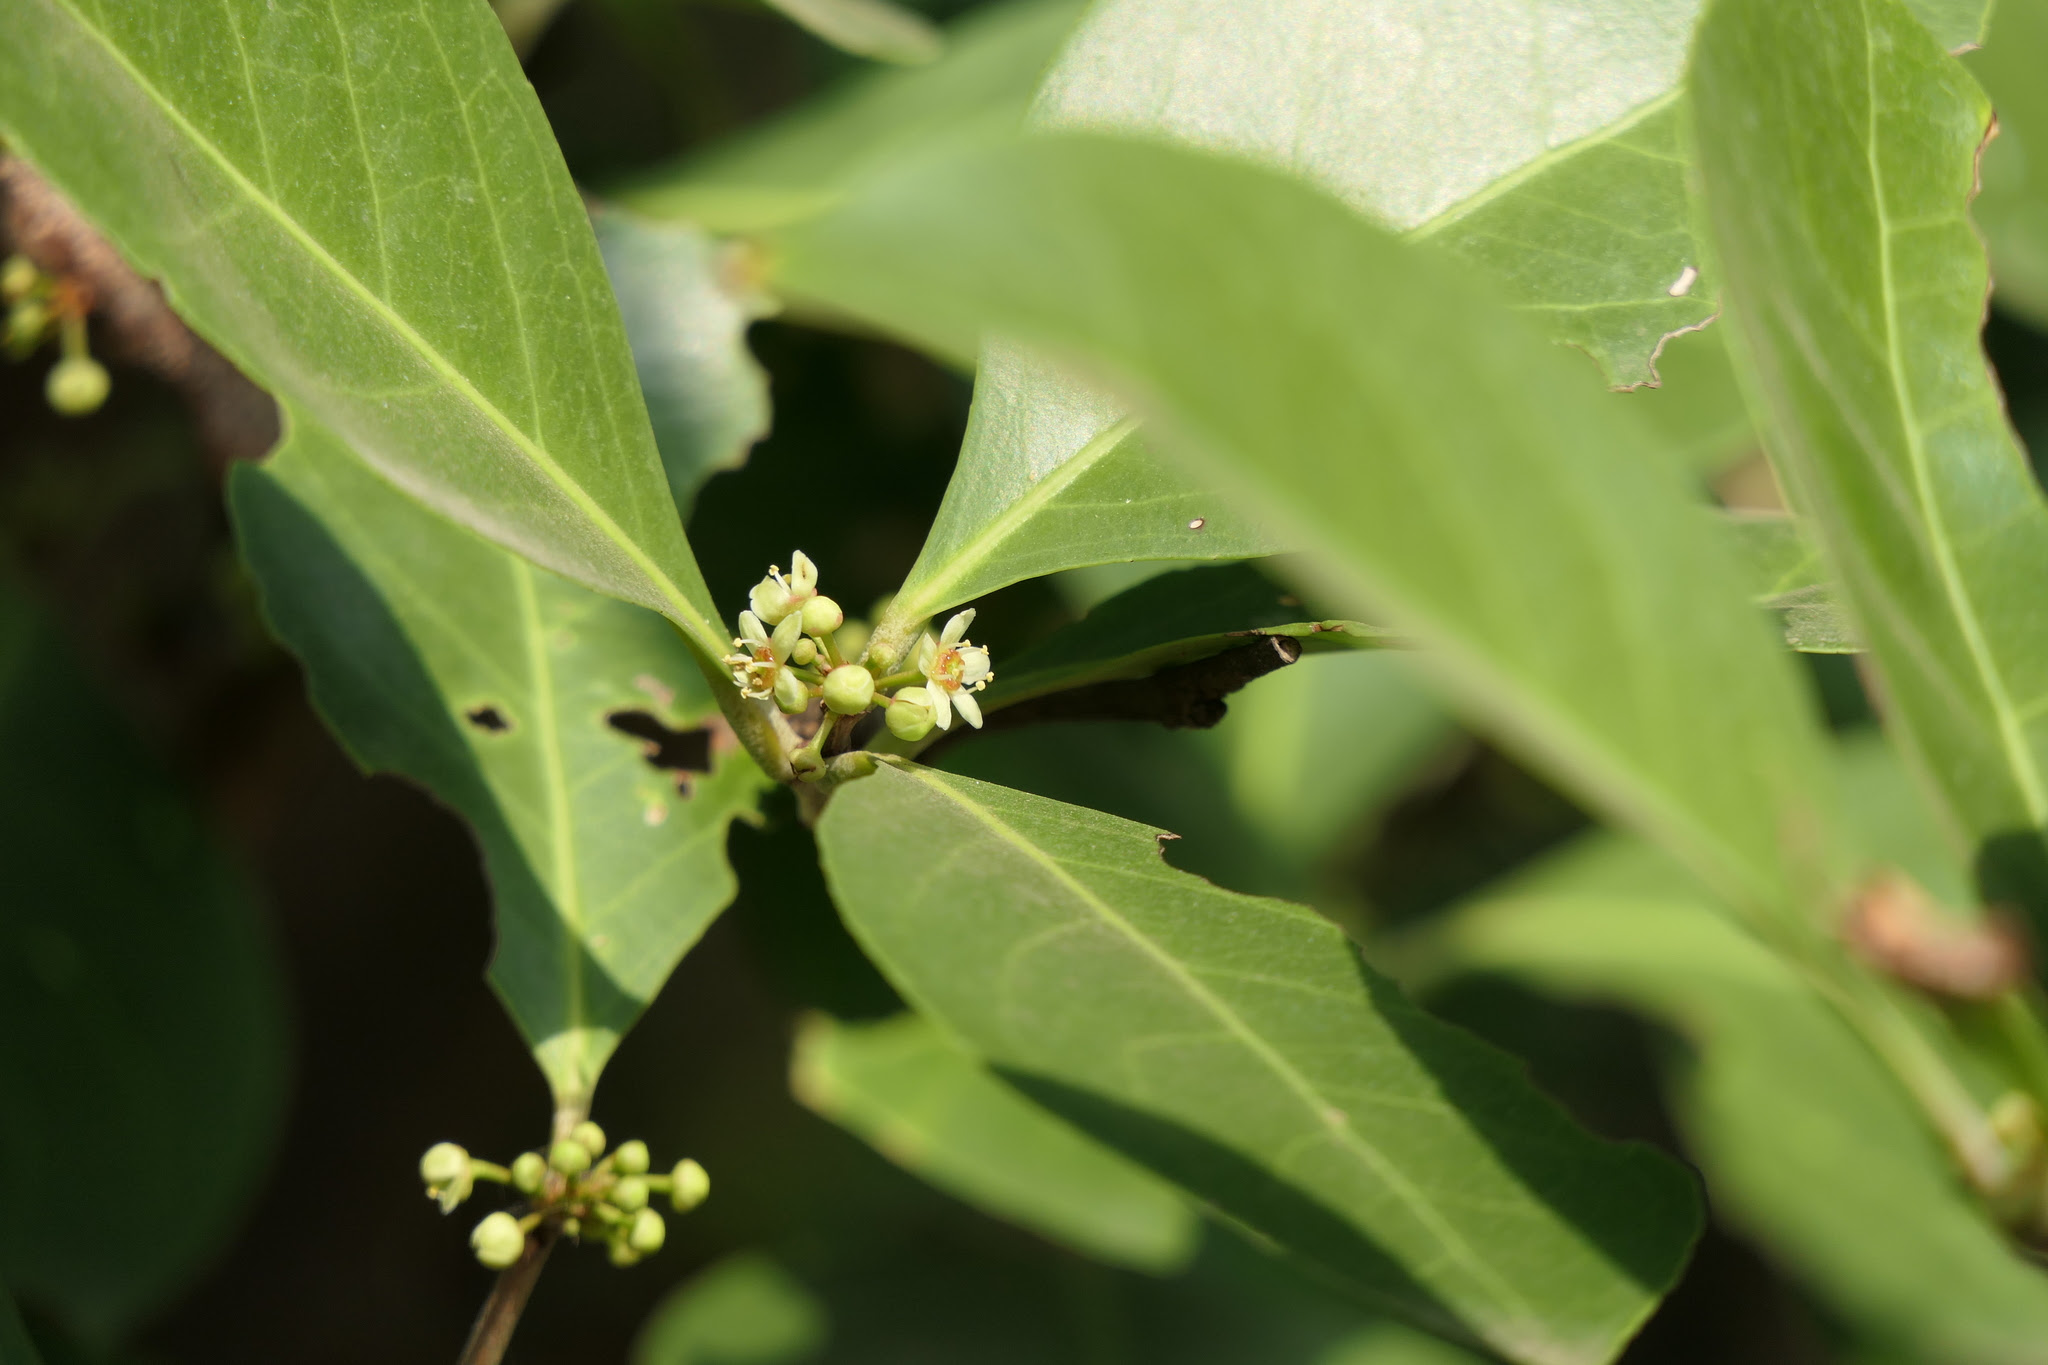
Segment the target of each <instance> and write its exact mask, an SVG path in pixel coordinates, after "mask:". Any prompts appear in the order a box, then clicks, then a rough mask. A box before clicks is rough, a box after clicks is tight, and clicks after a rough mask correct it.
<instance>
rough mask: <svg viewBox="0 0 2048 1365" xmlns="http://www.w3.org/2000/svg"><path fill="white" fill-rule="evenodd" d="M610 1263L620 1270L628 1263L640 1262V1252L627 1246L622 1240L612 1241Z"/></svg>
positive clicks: (635, 1263)
mask: <svg viewBox="0 0 2048 1365" xmlns="http://www.w3.org/2000/svg"><path fill="white" fill-rule="evenodd" d="M612 1264H613V1265H615V1266H617V1267H619V1268H620V1269H621V1270H623V1269H625V1268H626V1267H627V1266H629V1265H638V1264H640V1253H639V1252H637V1251H635V1250H633V1248H631V1247H629V1246H627V1245H626V1244H625V1242H624V1241H617V1242H613V1243H612Z"/></svg>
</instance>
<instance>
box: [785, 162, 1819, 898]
mask: <svg viewBox="0 0 2048 1365" xmlns="http://www.w3.org/2000/svg"><path fill="white" fill-rule="evenodd" d="M781 251H782V253H783V255H782V275H783V281H784V284H785V286H786V287H788V288H790V289H792V290H794V291H796V292H799V293H809V294H813V295H816V296H818V297H820V298H823V299H827V300H829V301H831V302H832V303H834V304H835V305H836V306H838V307H841V308H843V309H845V310H847V311H849V312H851V313H854V314H856V315H860V316H864V317H867V318H870V319H873V320H876V321H879V322H881V323H884V324H885V325H888V326H890V327H893V328H895V329H897V330H899V331H902V332H905V333H907V334H909V335H912V336H915V337H917V338H919V339H921V340H923V341H925V342H927V343H928V344H933V345H936V346H938V347H940V348H946V347H958V346H959V345H961V344H962V343H963V342H971V340H972V338H974V337H975V336H977V335H979V334H980V333H981V332H983V331H985V330H992V329H993V330H1006V331H1009V332H1013V333H1016V334H1019V335H1025V334H1028V335H1031V336H1033V337H1034V338H1035V339H1036V340H1037V341H1038V342H1039V343H1040V344H1042V345H1047V346H1051V347H1053V348H1056V349H1062V350H1065V351H1068V352H1070V353H1071V354H1073V355H1074V356H1075V357H1076V358H1077V360H1085V361H1086V362H1090V363H1092V364H1094V365H1095V366H1096V367H1098V368H1099V369H1100V371H1101V372H1102V373H1103V374H1104V375H1107V376H1115V378H1116V380H1117V381H1118V382H1120V384H1121V385H1122V386H1123V387H1124V388H1126V389H1127V391H1129V392H1131V393H1132V394H1133V395H1134V397H1136V398H1137V399H1138V400H1139V401H1140V402H1141V403H1143V404H1145V405H1146V406H1147V407H1148V409H1150V410H1152V411H1154V412H1156V413H1157V414H1158V417H1157V419H1156V421H1157V423H1158V429H1159V430H1160V431H1161V432H1162V435H1170V436H1172V437H1173V438H1175V439H1176V442H1177V444H1178V445H1179V446H1180V448H1181V449H1183V450H1185V451H1187V452H1189V453H1190V454H1192V455H1196V456H1199V457H1202V467H1203V468H1204V469H1206V470H1210V471H1214V472H1215V473H1216V474H1218V475H1219V476H1220V477H1221V478H1223V479H1224V480H1226V481H1227V482H1229V483H1230V484H1232V485H1234V486H1235V488H1237V489H1239V490H1242V491H1241V492H1240V493H1239V494H1237V495H1236V496H1237V498H1240V499H1242V501H1243V502H1245V503H1246V504H1247V505H1251V504H1254V503H1262V504H1264V505H1265V506H1266V507H1269V508H1271V509H1272V510H1273V512H1274V513H1275V514H1277V515H1279V516H1280V517H1282V518H1283V519H1284V520H1285V521H1286V523H1287V524H1288V525H1289V527H1290V528H1291V529H1292V530H1293V532H1294V533H1295V535H1296V536H1297V538H1298V539H1299V540H1300V542H1301V543H1303V544H1305V545H1311V546H1313V547H1314V548H1315V549H1316V551H1317V552H1318V557H1317V559H1316V560H1315V561H1313V562H1314V563H1316V564H1319V565H1320V567H1319V568H1316V569H1314V570H1313V571H1310V570H1302V571H1300V572H1299V573H1298V574H1297V577H1298V578H1299V580H1300V581H1303V582H1304V583H1307V582H1310V581H1312V582H1313V583H1314V595H1315V596H1316V597H1317V598H1319V599H1326V600H1329V601H1331V602H1333V603H1336V604H1339V605H1340V606H1352V607H1353V608H1354V610H1356V611H1358V613H1359V614H1361V615H1365V616H1366V619H1370V620H1373V621H1375V622H1384V623H1386V624H1387V625H1389V626H1391V627H1393V628H1395V629H1398V630H1400V631H1401V632H1403V633H1404V634H1407V635H1411V636H1413V637H1414V638H1416V639H1418V640H1419V641H1421V642H1422V644H1423V645H1424V646H1425V648H1424V649H1423V650H1422V652H1421V656H1420V657H1421V658H1422V659H1423V660H1424V662H1425V663H1426V664H1427V665H1428V666H1430V667H1431V668H1433V669H1434V670H1435V672H1436V674H1437V675H1438V676H1439V677H1440V678H1442V679H1444V680H1446V681H1448V682H1449V683H1450V684H1451V685H1452V687H1453V688H1454V689H1455V690H1456V691H1457V693H1458V694H1459V695H1460V697H1461V699H1462V700H1463V701H1464V703H1465V704H1466V705H1467V706H1468V707H1469V708H1470V709H1471V710H1472V711H1473V712H1474V713H1475V714H1476V715H1478V716H1480V717H1483V718H1484V720H1485V722H1486V723H1487V724H1488V725H1490V726H1491V727H1492V728H1494V729H1496V730H1498V731H1500V732H1503V733H1505V734H1507V735H1509V736H1510V737H1512V738H1513V739H1514V740H1515V741H1517V742H1518V743H1520V744H1521V745H1523V746H1524V747H1525V748H1526V749H1528V750H1529V751H1531V752H1533V753H1535V754H1536V755H1537V756H1538V757H1539V759H1540V760H1541V761H1542V762H1544V763H1545V764H1546V765H1547V766H1548V767H1550V768H1551V769H1552V771H1554V772H1556V773H1557V774H1558V775H1559V776H1560V777H1561V778H1562V779H1563V780H1565V781H1567V782H1568V783H1571V784H1572V785H1574V786H1576V787H1577V789H1578V790H1579V791H1580V792H1581V793H1582V794H1584V795H1585V796H1586V797H1587V798H1589V799H1590V800H1591V801H1593V802H1594V803H1595V804H1596V805H1598V806H1600V807H1602V808H1604V809H1606V810H1608V811H1610V812H1611V813H1612V814H1614V815H1615V816H1616V818H1618V819H1619V820H1621V821H1623V822H1625V823H1628V824H1632V825H1634V826H1636V827H1638V828H1641V829H1645V830H1648V831H1650V832H1652V833H1653V834H1654V836H1655V837H1657V838H1658V839H1660V840H1663V841H1665V842H1667V843H1668V844H1669V845H1670V846H1671V847H1673V848H1675V849H1677V850H1679V851H1680V852H1681V855H1682V856H1684V857H1686V858H1687V859H1688V860H1690V861H1691V862H1692V863H1693V864H1694V865H1695V866H1698V867H1700V868H1701V869H1702V870H1703V871H1704V872H1706V874H1707V875H1709V876H1710V877H1712V878H1714V879H1715V880H1716V881H1717V883H1718V884H1719V885H1721V886H1723V887H1725V888H1727V889H1728V890H1729V892H1730V894H1731V896H1732V898H1733V899H1735V900H1736V901H1737V902H1738V903H1740V904H1744V905H1746V906H1748V907H1750V908H1751V909H1752V910H1754V911H1760V912H1761V913H1764V914H1765V915H1767V916H1769V917H1772V918H1778V917H1782V916H1784V915H1785V914H1787V913H1788V912H1789V910H1790V907H1791V906H1792V905H1793V904H1794V903H1795V902H1796V901H1798V900H1800V899H1802V898H1803V897H1802V893H1803V892H1804V891H1805V890H1806V889H1808V888H1810V887H1812V886H1813V885H1814V884H1815V881H1814V878H1815V877H1816V876H1825V875H1827V871H1826V866H1825V864H1826V860H1827V858H1828V856H1829V852H1828V849H1829V843H1828V841H1829V838H1830V835H1829V833H1828V832H1829V830H1830V829H1831V818H1832V817H1831V816H1830V814H1829V810H1830V806H1829V797H1828V795H1827V782H1826V780H1825V779H1826V773H1825V765H1824V764H1822V763H1821V761H1820V757H1819V755H1820V748H1819V744H1818V731H1817V728H1816V726H1815V725H1814V722H1813V720H1812V717H1811V714H1810V709H1809V703H1808V702H1807V701H1806V699H1805V698H1804V697H1803V696H1802V695H1801V693H1800V689H1799V685H1798V683H1797V680H1796V679H1795V677H1794V675H1793V673H1792V671H1791V666H1790V665H1789V663H1788V662H1787V661H1785V660H1784V659H1783V658H1782V657H1781V654H1780V651H1779V650H1778V649H1776V648H1775V647H1774V646H1773V644H1772V641H1771V639H1770V635H1769V632H1768V630H1767V629H1766V626H1765V623H1764V622H1763V621H1762V620H1760V619H1758V617H1757V615H1756V613H1755V612H1754V611H1753V609H1752V608H1750V607H1749V606H1748V605H1746V604H1745V603H1744V601H1743V599H1742V594H1741V592H1740V589H1739V586H1738V582H1739V574H1738V570H1737V566H1736V564H1735V563H1734V561H1733V558H1732V554H1731V552H1730V550H1729V549H1728V547H1727V546H1725V545H1724V544H1722V543H1721V541H1720V539H1719V538H1718V537H1717V536H1716V535H1715V534H1714V528H1713V527H1712V526H1711V525H1710V524H1709V522H1708V520H1707V518H1706V517H1704V516H1702V515H1701V512H1700V510H1699V508H1698V506H1697V505H1696V503H1695V502H1694V501H1693V500H1692V498H1691V496H1690V494H1689V492H1688V490H1686V489H1685V488H1684V486H1683V483H1682V478H1683V476H1682V475H1681V473H1680V471H1679V470H1678V468H1677V462H1676V460H1675V459H1671V458H1646V452H1654V451H1655V449H1656V447H1655V443H1654V437H1653V435H1652V434H1651V433H1650V431H1649V430H1648V429H1646V428H1643V427H1641V426H1639V425H1637V424H1635V423H1634V422H1631V421H1629V420H1628V413H1627V411H1626V409H1624V408H1622V407H1621V406H1620V405H1619V404H1618V403H1616V402H1614V401H1611V400H1609V399H1608V398H1607V397H1606V396H1604V395H1601V394H1599V393H1598V392H1596V391H1590V390H1589V389H1588V388H1587V387H1586V386H1585V385H1582V384H1577V383H1575V382H1573V381H1572V379H1571V377H1570V373H1569V369H1570V366H1571V365H1572V363H1573V362H1572V361H1571V359H1570V358H1569V357H1566V356H1564V355H1561V354H1558V353H1557V352H1555V351H1551V350H1549V349H1547V348H1545V347H1544V346H1543V345H1542V343H1541V342H1540V341H1537V340H1535V339H1534V338H1532V337H1531V336H1529V335H1528V334H1527V333H1526V332H1525V331H1524V330H1523V329H1522V328H1521V327H1519V326H1518V325H1516V323H1515V321H1514V319H1512V318H1511V317H1509V316H1507V315H1506V314H1505V313H1504V312H1503V311H1501V310H1499V309H1497V308H1496V307H1494V306H1492V305H1490V304H1489V303H1487V302H1486V301H1484V300H1483V299H1481V298H1478V297H1476V296H1474V295H1473V294H1472V293H1471V292H1469V291H1468V289H1467V288H1465V287H1464V286H1463V283H1462V281H1460V280H1459V279H1457V278H1456V277H1455V276H1454V275H1453V274H1452V273H1451V272H1449V271H1447V270H1446V269H1444V268H1443V267H1442V266H1441V265H1440V264H1439V263H1438V261H1437V260H1436V259H1435V258H1432V257H1431V256H1429V255H1426V254H1424V253H1421V252H1419V251H1417V250H1416V249H1415V248H1413V247H1407V246H1403V245H1401V244H1399V243H1397V242H1396V241H1394V240H1393V239H1391V238H1390V237H1388V236H1387V235H1386V234H1384V233H1382V232H1380V231H1378V230H1377V229H1374V228H1373V227H1371V226H1370V225H1369V224H1367V223H1365V222H1364V221H1362V220H1361V219H1359V218H1358V217H1357V216H1356V215H1355V214H1352V213H1350V212H1348V211H1347V210H1345V209H1344V208H1343V207H1342V206H1341V205H1338V204H1336V203H1335V202H1333V201H1331V200H1329V199H1327V198H1325V197H1323V196H1322V195H1320V194H1317V193H1315V192H1314V191H1311V190H1309V189H1306V188H1304V187H1302V186H1300V185H1297V184H1295V183H1293V182H1291V181H1289V180H1286V179H1283V178H1281V177H1278V176H1276V175H1273V174H1271V173H1269V172H1265V171H1260V170H1257V169H1255V168H1252V167H1247V166H1242V165H1237V164H1231V163H1226V162H1222V161H1217V160H1212V159H1209V158H1206V157H1202V156H1198V155H1195V154H1191V153H1187V152H1181V151H1176V150H1174V149H1171V148H1166V147H1162V146H1155V145H1145V144H1137V143H1124V142H1118V141H1114V140H1110V139H1099V138H1093V137H1075V136H1041V137H1034V138H1030V139H1026V140H1024V141H1022V142H1019V143H1017V144H1015V145H1013V146H1011V147H1008V148H1004V149H1001V150H998V151H989V152H955V153H951V154H947V155H944V156H939V157H934V158H933V159H932V160H931V161H929V162H926V163H923V164H921V165H918V166H913V167H907V168H905V169H904V170H903V171H902V172H900V173H898V174H897V175H895V176H892V177H888V178H884V179H879V180H877V181H876V182H875V183H874V185H873V186H872V187H871V188H870V189H869V190H868V192H867V193H865V194H864V195H863V196H861V197H860V198H859V199H857V200H855V201H852V202H850V203H849V204H848V205H846V206H845V207H844V208H842V209H840V210H838V211H836V212H835V213H834V214H832V215H830V216H828V217H827V218H825V219H821V220H819V221H818V222H817V223H815V224H812V225H808V226H805V227H800V228H797V229H794V230H793V231H792V232H791V233H789V234H788V235H787V237H786V238H785V239H784V240H783V242H782V244H781ZM1361 451H1371V452H1373V457H1372V458H1371V459H1369V460H1368V459H1360V458H1359V457H1358V452H1361ZM1247 495H1248V496H1247ZM1677 621H1683V622H1684V623H1685V629H1684V630H1683V631H1675V630H1672V629H1670V623H1672V622H1677ZM1793 831H1801V833H1799V834H1797V835H1795V834H1793ZM1810 860H1817V861H1818V862H1819V863H1820V864H1821V865H1820V866H1814V865H1812V862H1811V861H1810Z"/></svg>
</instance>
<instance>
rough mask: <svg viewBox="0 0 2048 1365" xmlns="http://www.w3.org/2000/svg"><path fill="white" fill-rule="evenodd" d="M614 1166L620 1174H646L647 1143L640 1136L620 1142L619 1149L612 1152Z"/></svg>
mask: <svg viewBox="0 0 2048 1365" xmlns="http://www.w3.org/2000/svg"><path fill="white" fill-rule="evenodd" d="M612 1167H613V1169H615V1170H617V1171H618V1173H619V1174H620V1175H645V1174H646V1173H647V1144H646V1143H644V1142H642V1141H641V1140H640V1139H639V1138H629V1139H628V1140H626V1141H625V1142H622V1143H620V1144H619V1150H618V1151H616V1152H613V1153H612Z"/></svg>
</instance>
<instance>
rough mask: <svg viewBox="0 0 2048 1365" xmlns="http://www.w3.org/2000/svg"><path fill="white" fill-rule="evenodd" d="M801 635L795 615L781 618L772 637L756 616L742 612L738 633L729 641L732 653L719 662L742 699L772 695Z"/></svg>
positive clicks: (799, 625) (801, 630) (762, 697)
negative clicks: (730, 677)
mask: <svg viewBox="0 0 2048 1365" xmlns="http://www.w3.org/2000/svg"><path fill="white" fill-rule="evenodd" d="M802 634H803V623H802V622H801V621H799V620H798V619H797V618H796V617H794V616H786V617H784V618H783V623H782V624H781V625H778V626H777V627H776V628H775V633H774V634H772V635H771V634H769V633H768V628H767V627H766V626H765V625H763V624H762V623H761V618H760V617H759V616H757V615H755V614H754V613H753V612H751V611H743V612H741V613H740V633H739V634H738V635H736V636H734V637H733V642H732V647H733V649H734V651H735V652H734V653H731V654H728V655H726V656H725V657H724V658H723V659H721V660H719V662H720V663H722V664H724V665H725V666H726V667H728V668H730V669H731V670H732V681H733V685H734V686H735V687H737V688H739V690H740V694H741V695H742V696H746V697H753V698H757V699H763V700H765V699H766V698H768V697H772V696H774V695H775V685H776V683H777V682H778V681H780V679H781V676H782V674H783V673H784V672H785V671H786V670H785V668H784V665H785V664H787V663H788V662H789V653H790V651H791V650H792V649H794V648H796V642H797V640H798V639H799V638H800V637H801V635H802ZM785 690H786V685H785Z"/></svg>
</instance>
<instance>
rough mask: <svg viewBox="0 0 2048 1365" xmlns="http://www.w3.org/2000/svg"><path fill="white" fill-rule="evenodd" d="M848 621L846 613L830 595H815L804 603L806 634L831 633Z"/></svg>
mask: <svg viewBox="0 0 2048 1365" xmlns="http://www.w3.org/2000/svg"><path fill="white" fill-rule="evenodd" d="M845 621H846V613H845V612H843V611H841V610H839V604H838V603H837V602H834V601H833V600H832V599H831V598H829V597H813V598H812V599H811V600H810V601H808V602H806V603H804V634H806V635H830V634H831V633H832V632H833V631H835V630H837V629H839V627H840V626H841V625H842V624H844V623H845Z"/></svg>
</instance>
